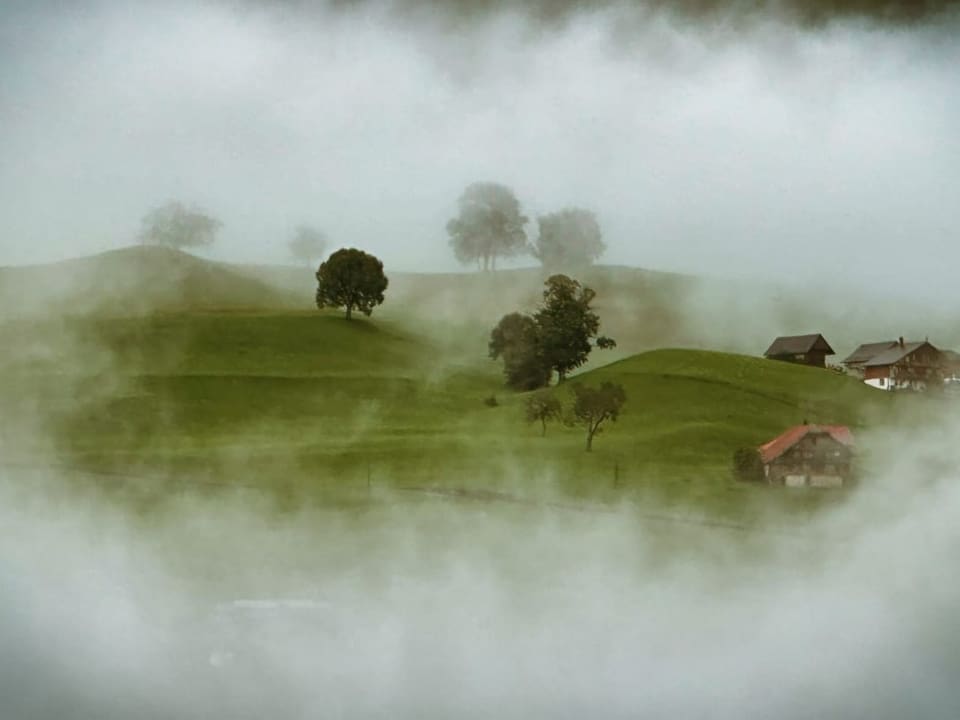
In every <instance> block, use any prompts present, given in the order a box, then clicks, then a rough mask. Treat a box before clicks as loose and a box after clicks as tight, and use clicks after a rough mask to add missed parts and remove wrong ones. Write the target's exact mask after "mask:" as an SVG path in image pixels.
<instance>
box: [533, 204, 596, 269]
mask: <svg viewBox="0 0 960 720" xmlns="http://www.w3.org/2000/svg"><path fill="white" fill-rule="evenodd" d="M537 224H538V225H539V228H540V232H539V235H538V237H537V242H536V244H534V246H533V247H532V249H531V251H532V253H533V256H534V257H535V258H537V259H538V260H539V261H540V262H541V264H542V265H543V266H544V267H545V268H548V269H567V268H577V267H583V266H585V265H590V264H591V263H593V262H594V261H595V260H596V259H597V258H598V257H600V256H601V255H602V254H603V251H604V250H606V249H607V246H606V245H605V244H604V242H603V234H602V233H601V232H600V223H598V222H597V216H596V215H595V214H594V213H593V212H591V211H590V210H584V209H582V208H566V209H564V210H560V211H559V212H555V213H550V214H548V215H541V216H540V217H539V218H537Z"/></svg>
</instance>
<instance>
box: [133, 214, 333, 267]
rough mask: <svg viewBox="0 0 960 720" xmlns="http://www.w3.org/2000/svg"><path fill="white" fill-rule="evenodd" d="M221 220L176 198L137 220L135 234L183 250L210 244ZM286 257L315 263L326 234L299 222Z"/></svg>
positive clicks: (144, 241) (149, 242)
mask: <svg viewBox="0 0 960 720" xmlns="http://www.w3.org/2000/svg"><path fill="white" fill-rule="evenodd" d="M222 227H223V223H222V222H220V220H218V219H217V218H215V217H213V216H212V215H210V213H208V212H207V211H206V210H203V209H201V208H199V207H197V206H196V205H185V204H183V203H182V202H179V201H177V200H171V201H170V202H168V203H166V204H164V205H161V206H160V207H157V208H154V209H153V210H151V211H150V212H148V213H147V214H146V215H144V216H143V219H142V220H141V227H140V233H139V234H138V236H137V239H138V240H139V242H140V243H141V244H143V245H162V246H164V247H169V248H174V249H177V250H183V249H187V248H203V247H207V246H209V245H212V244H213V243H214V242H215V241H216V239H217V233H218V232H219V230H220V228H222ZM287 250H288V251H289V253H290V257H291V258H293V260H295V261H296V262H298V263H303V264H306V265H309V266H311V267H315V266H316V263H317V262H318V261H319V260H320V259H321V258H322V257H323V256H324V255H325V254H326V250H327V236H326V235H325V234H324V233H323V231H322V230H319V229H317V228H316V227H313V226H312V225H300V226H298V227H297V228H296V229H295V230H294V233H293V237H292V238H291V239H290V241H289V242H288V243H287Z"/></svg>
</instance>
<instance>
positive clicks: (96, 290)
mask: <svg viewBox="0 0 960 720" xmlns="http://www.w3.org/2000/svg"><path fill="white" fill-rule="evenodd" d="M386 270H387V274H388V276H389V278H390V287H389V288H388V290H387V294H386V295H387V301H386V303H385V304H384V305H383V306H382V307H380V308H378V309H377V311H376V315H375V317H376V318H377V319H378V320H379V321H387V322H390V323H393V324H395V325H397V326H402V327H404V328H406V329H407V330H409V331H410V332H413V333H415V334H417V335H426V336H429V337H431V339H432V341H433V342H434V344H435V345H436V347H437V348H438V349H439V350H440V351H442V352H443V353H444V355H446V356H454V357H456V358H458V359H459V360H461V361H468V360H469V358H472V357H476V356H478V355H483V354H484V352H485V347H486V341H487V335H488V333H489V330H490V328H491V327H492V326H493V325H494V324H496V322H497V320H499V318H500V317H501V316H502V315H503V314H505V313H507V312H512V311H514V310H521V311H531V310H533V308H534V307H535V306H536V304H537V302H538V301H539V299H540V293H541V290H542V285H543V280H544V278H545V276H546V273H545V272H544V271H543V270H542V269H540V268H528V269H514V270H503V271H499V272H496V273H478V272H472V273H399V272H395V271H393V270H392V269H391V268H389V267H387V268H386ZM576 275H577V277H578V278H579V279H580V280H582V281H583V282H584V283H586V284H588V285H590V286H591V287H593V288H594V289H595V290H596V291H597V299H596V302H595V305H596V308H597V310H598V312H599V313H600V316H601V318H602V331H603V332H604V333H605V334H607V335H611V336H613V337H615V338H616V339H617V341H618V349H617V350H616V351H615V352H614V353H608V354H605V355H604V356H603V361H604V362H609V361H610V360H613V359H619V358H623V357H627V356H630V355H633V354H636V353H638V352H643V351H645V350H651V349H655V348H659V347H692V348H701V349H716V350H725V351H729V352H740V353H745V354H749V355H759V354H760V353H762V352H763V350H764V349H765V348H766V347H767V345H768V344H769V343H770V341H771V339H772V338H773V337H774V336H776V335H780V334H802V333H808V332H823V333H824V334H825V335H826V336H827V338H828V340H829V341H830V342H831V343H832V344H833V346H834V348H835V349H836V350H837V353H838V355H837V357H836V358H835V360H839V359H841V358H842V357H843V356H844V355H845V354H846V353H848V352H849V351H850V350H852V349H853V348H854V347H855V346H856V345H858V344H859V343H861V342H866V341H869V340H876V339H878V338H880V339H883V338H888V337H889V338H896V337H899V336H901V335H903V336H907V337H927V336H929V337H930V339H931V340H932V341H933V342H934V343H935V344H937V345H938V346H940V347H944V348H949V347H954V346H956V345H958V344H960V331H958V328H957V326H956V324H955V323H954V322H953V321H952V318H950V317H947V316H941V315H938V314H937V313H935V312H931V311H930V309H929V308H919V307H914V306H912V305H910V304H909V303H908V302H906V301H905V300H904V299H903V298H898V297H889V298H888V297H884V296H882V295H880V296H877V297H873V298H865V297H860V296H857V295H851V294H850V293H849V292H847V293H846V294H844V291H843V290H842V289H835V288H827V289H820V290H818V291H817V292H815V293H811V292H810V291H809V290H807V289H803V288H789V287H787V288H776V287H774V286H763V285H760V284H755V283H744V282H737V281H724V280H717V279H704V278H696V277H691V276H684V275H677V274H674V273H666V272H656V271H651V270H643V269H639V268H626V267H616V266H597V267H591V268H586V269H584V270H582V271H580V272H578V273H576ZM315 283H316V281H315V279H314V276H313V271H312V270H311V269H310V268H306V267H286V266H254V265H232V264H229V263H221V262H213V261H210V260H206V259H203V258H199V257H196V256H193V255H189V254H187V253H182V252H178V251H175V250H169V249H166V248H159V247H146V246H137V247H130V248H125V249H122V250H116V251H111V252H107V253H102V254H100V255H96V256H92V257H88V258H80V259H76V260H70V261H65V262H61V263H54V264H50V265H42V266H32V267H8V268H0V320H2V319H4V318H7V319H15V318H23V317H28V318H31V319H36V318H38V317H42V316H44V315H51V314H52V315H54V316H57V315H62V314H66V315H70V316H76V315H78V314H83V315H91V314H93V315H99V316H103V317H117V316H128V317H129V316H143V315H149V314H151V313H157V312H197V311H200V312H207V313H212V312H224V311H226V312H236V311H251V310H257V311H269V312H276V311H278V310H285V311H286V310H291V311H292V310H302V311H304V312H310V311H311V310H312V309H313V307H314V306H313V297H314V291H315Z"/></svg>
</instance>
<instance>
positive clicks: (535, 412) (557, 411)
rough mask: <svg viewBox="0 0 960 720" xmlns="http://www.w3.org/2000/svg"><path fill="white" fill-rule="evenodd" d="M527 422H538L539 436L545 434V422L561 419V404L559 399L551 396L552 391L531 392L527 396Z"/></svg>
mask: <svg viewBox="0 0 960 720" xmlns="http://www.w3.org/2000/svg"><path fill="white" fill-rule="evenodd" d="M525 409H526V418H527V422H529V423H535V422H539V423H540V425H541V428H542V432H541V433H540V436H541V437H543V436H545V435H546V434H547V423H548V422H550V421H551V420H561V419H562V418H563V405H562V404H561V403H560V400H559V399H558V398H556V397H554V396H553V393H551V392H547V391H540V392H536V393H533V394H532V395H530V396H529V397H528V398H527V402H526V407H525Z"/></svg>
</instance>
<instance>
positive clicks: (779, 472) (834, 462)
mask: <svg viewBox="0 0 960 720" xmlns="http://www.w3.org/2000/svg"><path fill="white" fill-rule="evenodd" d="M759 451H760V461H761V462H762V463H763V474H764V477H765V478H766V480H767V482H769V483H771V484H775V485H786V486H788V487H806V486H810V487H839V486H840V485H843V484H844V483H845V482H848V481H849V480H850V478H851V461H852V459H853V433H851V432H850V428H848V427H846V426H844V425H797V426H795V427H792V428H790V429H789V430H787V431H786V432H785V433H783V434H782V435H779V436H778V437H775V438H774V439H773V440H771V441H770V442H768V443H766V444H764V445H761V446H760V448H759Z"/></svg>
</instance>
